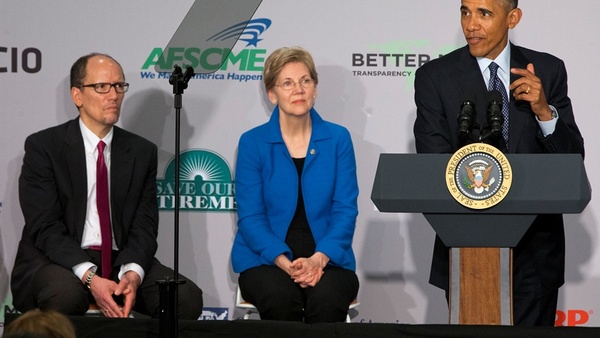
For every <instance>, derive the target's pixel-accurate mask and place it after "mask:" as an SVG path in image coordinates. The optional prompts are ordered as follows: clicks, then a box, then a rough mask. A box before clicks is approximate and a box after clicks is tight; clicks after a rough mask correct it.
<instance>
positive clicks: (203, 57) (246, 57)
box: [142, 18, 271, 72]
mask: <svg viewBox="0 0 600 338" xmlns="http://www.w3.org/2000/svg"><path fill="white" fill-rule="evenodd" d="M270 26H271V20H270V19H267V18H259V19H253V20H249V21H243V22H240V23H237V24H235V25H232V26H230V27H228V28H225V29H224V30H222V31H220V32H217V33H216V34H214V35H212V36H211V37H210V38H208V39H207V41H223V40H227V39H235V38H238V37H239V40H241V41H245V42H246V47H250V46H253V47H257V46H258V43H259V42H260V41H262V40H263V39H261V38H260V36H261V35H262V34H263V33H264V32H265V31H266V30H267V29H269V27H270ZM266 54H267V51H266V49H242V50H241V51H233V50H231V49H229V48H210V47H209V48H205V49H201V48H199V47H197V46H176V47H169V48H168V49H167V50H163V49H162V48H160V47H156V48H154V49H153V50H152V52H150V55H149V56H148V58H146V61H145V62H144V65H143V66H142V70H147V69H149V68H150V67H154V66H158V68H160V69H173V66H174V65H175V64H180V65H181V64H184V65H189V66H191V67H192V68H195V69H197V68H198V67H200V68H202V69H205V70H212V71H216V70H223V71H224V70H227V69H228V67H229V66H233V65H237V70H240V71H257V72H260V71H262V69H263V64H264V61H265V59H266Z"/></svg>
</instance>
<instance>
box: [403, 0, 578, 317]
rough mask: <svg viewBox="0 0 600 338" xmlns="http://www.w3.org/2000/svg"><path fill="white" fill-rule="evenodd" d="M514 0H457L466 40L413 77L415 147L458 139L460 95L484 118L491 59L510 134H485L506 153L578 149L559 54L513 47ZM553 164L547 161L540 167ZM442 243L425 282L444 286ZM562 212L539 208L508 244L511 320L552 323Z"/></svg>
mask: <svg viewBox="0 0 600 338" xmlns="http://www.w3.org/2000/svg"><path fill="white" fill-rule="evenodd" d="M517 6H518V3H517V0H463V1H461V7H460V8H461V9H460V11H461V26H462V29H463V33H464V35H465V38H466V40H467V46H465V47H463V48H460V49H458V50H456V51H454V52H451V53H450V54H448V55H445V56H443V57H441V58H439V59H437V60H433V61H431V62H429V63H427V64H425V65H424V66H422V67H421V68H420V69H419V70H418V71H417V72H416V77H415V103H416V106H417V117H416V121H415V125H414V134H415V140H416V148H417V152H419V153H453V152H455V151H456V150H458V148H459V146H460V145H461V140H460V139H459V125H458V122H457V116H458V113H459V112H460V110H461V103H462V102H463V101H464V100H466V99H470V100H473V101H474V102H473V103H474V104H475V111H476V112H478V114H477V122H478V123H479V124H480V125H482V126H484V125H486V124H487V123H486V118H485V115H486V114H485V112H486V111H487V104H488V98H489V93H488V89H489V88H490V86H489V85H488V83H489V80H490V77H491V70H490V68H488V66H489V65H490V64H491V63H492V62H494V63H496V64H497V65H498V66H499V68H498V70H497V74H498V77H499V78H500V79H501V81H502V86H500V87H504V88H502V90H505V93H506V94H507V95H506V97H507V99H508V100H509V105H508V106H509V112H508V114H509V115H508V118H507V119H506V121H505V123H507V127H508V138H507V139H504V138H503V137H502V135H500V136H499V137H496V138H495V139H492V140H491V143H493V144H495V145H496V146H497V147H498V148H500V150H502V151H504V152H508V153H580V154H582V156H583V154H584V148H583V138H582V137H581V134H580V132H579V129H578V127H577V125H576V124H575V119H574V117H573V110H572V107H571V101H570V99H569V97H568V96H567V73H566V70H565V66H564V63H563V62H562V60H560V59H558V58H556V57H554V56H552V55H550V54H546V53H540V52H536V51H532V50H529V49H526V48H522V47H518V46H515V45H513V44H511V43H510V42H509V38H508V32H509V30H510V29H512V28H514V27H516V26H517V24H518V23H519V21H520V20H521V16H522V12H521V10H520V9H519V8H518V7H517ZM543 170H552V168H543ZM448 254H449V253H448V248H447V247H445V246H444V244H443V242H442V241H441V240H440V239H439V237H436V242H435V248H434V257H433V263H432V269H431V276H430V283H431V284H433V285H436V286H438V287H440V288H443V289H444V290H446V292H447V291H448V284H449V281H448ZM564 256H565V239H564V228H563V219H562V215H560V214H555V215H539V216H538V217H537V218H536V219H535V221H534V222H533V224H532V225H531V227H530V229H529V230H528V231H527V233H526V234H525V236H524V238H523V239H522V240H521V241H520V243H519V244H518V245H517V247H516V248H514V250H513V257H514V262H513V264H514V265H513V272H514V277H513V305H514V323H515V325H554V319H555V313H556V306H557V300H558V288H559V287H560V286H561V285H562V284H563V283H564Z"/></svg>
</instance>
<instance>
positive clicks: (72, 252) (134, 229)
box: [11, 53, 202, 320]
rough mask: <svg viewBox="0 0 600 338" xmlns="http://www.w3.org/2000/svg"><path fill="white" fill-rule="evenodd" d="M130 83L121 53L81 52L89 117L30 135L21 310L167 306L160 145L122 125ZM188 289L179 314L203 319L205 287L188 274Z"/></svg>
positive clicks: (17, 290)
mask: <svg viewBox="0 0 600 338" xmlns="http://www.w3.org/2000/svg"><path fill="white" fill-rule="evenodd" d="M128 88H129V84H128V83H127V82H125V75H124V73H123V69H122V68H121V65H120V64H119V63H118V62H117V61H115V60H114V59H113V58H112V57H110V56H108V55H105V54H96V53H94V54H89V55H85V56H83V57H81V58H79V59H78V60H77V61H76V62H75V63H74V64H73V66H72V67H71V99H72V100H73V102H74V103H75V106H77V109H78V110H79V117H78V118H75V119H73V120H71V121H68V122H66V123H64V124H61V125H59V126H55V127H52V128H48V129H45V130H42V131H40V132H37V133H34V134H32V135H30V136H29V137H27V139H26V141H25V156H24V158H23V166H22V168H21V176H20V177H19V199H20V202H21V209H22V211H23V215H24V217H25V227H24V229H23V235H22V238H21V241H20V243H19V249H18V252H17V257H16V260H15V265H14V268H13V271H12V278H11V288H12V294H13V303H14V306H15V308H16V309H17V310H19V311H21V312H25V311H27V310H30V309H33V308H40V309H42V310H46V309H51V310H57V311H59V312H62V313H64V314H67V315H82V314H84V313H85V312H86V311H87V310H88V307H89V305H90V302H94V303H96V304H97V305H98V307H99V308H100V309H101V310H102V312H103V314H104V315H105V316H107V317H115V318H119V317H128V316H129V314H130V311H131V310H135V311H137V312H139V313H142V314H147V315H150V316H152V317H158V316H159V314H160V313H159V312H160V311H159V310H160V309H159V298H160V297H159V291H158V285H157V284H156V281H157V280H163V279H165V278H166V277H169V276H173V275H174V272H173V270H172V269H170V268H168V267H166V266H164V265H162V264H161V263H160V262H159V261H158V260H157V259H156V258H155V257H154V255H155V253H156V249H157V241H156V238H157V234H158V206H157V200H156V172H157V147H156V145H154V144H153V143H151V142H149V141H148V140H146V139H144V138H142V137H140V136H137V135H135V134H132V133H130V132H128V131H125V130H123V129H121V128H119V127H117V126H115V123H117V121H118V120H119V115H120V112H121V103H122V102H123V98H124V96H125V92H127V89H128ZM113 89H114V90H113ZM179 278H180V279H185V278H184V277H183V276H181V275H180V276H179ZM178 293H179V295H178V296H179V301H178V304H179V307H178V314H179V317H180V318H181V319H194V320H195V319H198V317H199V316H200V314H201V313H202V291H201V290H200V288H198V286H196V285H195V284H194V283H193V282H192V281H190V280H187V281H186V283H185V284H181V285H179V288H178Z"/></svg>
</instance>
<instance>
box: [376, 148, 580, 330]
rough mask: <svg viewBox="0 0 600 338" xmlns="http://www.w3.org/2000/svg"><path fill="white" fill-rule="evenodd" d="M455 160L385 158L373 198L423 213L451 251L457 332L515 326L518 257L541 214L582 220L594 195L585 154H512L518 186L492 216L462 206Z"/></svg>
mask: <svg viewBox="0 0 600 338" xmlns="http://www.w3.org/2000/svg"><path fill="white" fill-rule="evenodd" d="M451 156H452V154H381V155H380V157H379V163H378V166H377V172H376V175H375V180H374V183H373V190H372V192H371V200H372V201H373V203H374V204H375V206H376V207H377V208H378V210H379V211H380V212H396V213H397V212H403V213H422V214H423V215H424V216H425V218H426V219H427V221H428V222H429V224H430V225H431V226H432V228H433V229H434V230H435V232H436V233H437V235H438V236H439V237H440V239H441V240H442V241H443V242H444V244H445V245H446V246H448V247H450V262H449V263H450V290H449V292H450V299H449V307H450V320H449V322H450V324H489V325H512V324H513V321H512V249H511V248H513V247H515V246H516V245H517V244H518V243H519V241H520V240H521V238H522V237H523V235H524V234H525V232H526V231H527V230H528V229H529V226H530V225H531V224H532V222H533V221H534V219H535V218H536V216H537V215H538V214H558V213H561V214H577V213H581V212H582V211H583V210H584V209H585V207H586V205H587V204H588V202H589V201H590V199H591V189H590V185H589V181H588V178H587V175H586V172H585V167H584V164H583V159H582V157H581V155H579V154H506V158H507V159H508V161H509V162H510V165H511V167H512V186H511V188H510V191H509V192H508V194H507V195H506V197H505V198H504V199H503V200H502V201H501V202H500V203H498V204H496V205H495V206H493V207H491V208H489V209H483V210H475V209H469V208H467V207H464V206H463V205H461V204H460V203H458V202H457V201H456V200H455V199H454V197H453V196H452V195H451V194H450V192H449V191H448V188H447V185H446V181H445V178H446V176H445V171H446V166H447V164H448V161H449V160H450V157H451Z"/></svg>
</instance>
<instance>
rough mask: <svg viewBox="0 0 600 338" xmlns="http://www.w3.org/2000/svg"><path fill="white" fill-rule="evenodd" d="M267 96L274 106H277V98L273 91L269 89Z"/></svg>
mask: <svg viewBox="0 0 600 338" xmlns="http://www.w3.org/2000/svg"><path fill="white" fill-rule="evenodd" d="M267 95H269V101H271V103H272V104H277V96H276V95H275V93H274V92H273V89H269V91H268V92H267Z"/></svg>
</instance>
